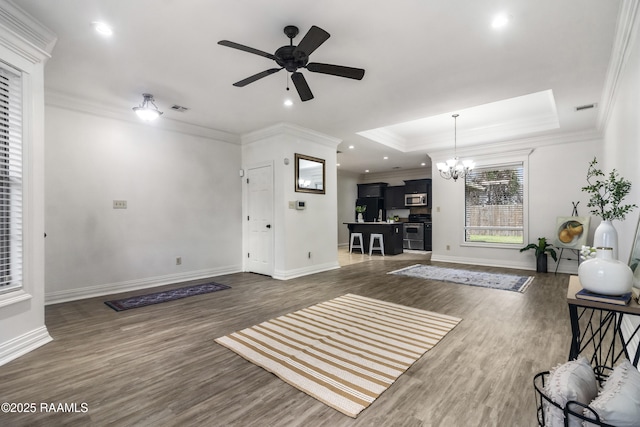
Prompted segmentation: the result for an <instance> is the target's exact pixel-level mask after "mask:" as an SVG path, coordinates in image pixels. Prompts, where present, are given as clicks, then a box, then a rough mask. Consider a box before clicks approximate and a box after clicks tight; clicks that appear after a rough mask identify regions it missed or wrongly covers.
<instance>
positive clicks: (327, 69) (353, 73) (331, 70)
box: [306, 62, 364, 80]
mask: <svg viewBox="0 0 640 427" xmlns="http://www.w3.org/2000/svg"><path fill="white" fill-rule="evenodd" d="M306 69H307V70H309V71H312V72H314V73H322V74H331V75H332V76H338V77H346V78H348V79H355V80H362V78H363V77H364V70H363V69H362V68H352V67H345V66H342V65H332V64H321V63H319V62H310V63H308V64H307V66H306Z"/></svg>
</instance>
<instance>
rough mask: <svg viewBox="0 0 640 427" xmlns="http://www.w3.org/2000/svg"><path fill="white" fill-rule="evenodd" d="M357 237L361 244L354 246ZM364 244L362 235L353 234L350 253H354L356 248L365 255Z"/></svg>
mask: <svg viewBox="0 0 640 427" xmlns="http://www.w3.org/2000/svg"><path fill="white" fill-rule="evenodd" d="M356 237H357V238H358V241H359V242H360V243H358V244H357V245H354V240H355V238H356ZM363 242H364V240H362V233H351V242H350V243H349V253H351V251H353V248H356V249H360V253H361V254H363V255H364V248H363V245H364V244H363Z"/></svg>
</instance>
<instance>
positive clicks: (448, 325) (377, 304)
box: [216, 294, 462, 418]
mask: <svg viewBox="0 0 640 427" xmlns="http://www.w3.org/2000/svg"><path fill="white" fill-rule="evenodd" d="M461 320H462V319H459V318H456V317H451V316H446V315H443V314H438V313H433V312H430V311H425V310H419V309H416V308H411V307H406V306H403V305H398V304H392V303H389V302H385V301H380V300H376V299H372V298H366V297H362V296H359V295H354V294H347V295H343V296H341V297H338V298H335V299H332V300H330V301H326V302H323V303H320V304H317V305H313V306H311V307H307V308H305V309H302V310H299V311H296V312H294V313H290V314H287V315H284V316H281V317H278V318H275V319H272V320H269V321H267V322H264V323H260V324H259V325H255V326H253V327H251V328H247V329H243V330H241V331H238V332H234V333H232V334H229V335H226V336H224V337H221V338H218V339H216V342H217V343H218V344H221V345H223V346H225V347H227V348H229V349H230V350H233V351H234V352H236V353H238V354H239V355H240V356H242V357H244V358H245V359H247V360H248V361H250V362H252V363H255V364H256V365H258V366H260V367H262V368H264V369H266V370H267V371H269V372H272V373H274V374H275V375H277V376H278V377H280V379H282V380H283V381H285V382H287V383H289V384H291V385H293V386H294V387H296V388H298V389H299V390H301V391H303V392H305V393H307V394H308V395H310V396H313V397H314V398H316V399H318V400H320V401H321V402H323V403H325V404H326V405H329V406H331V407H332V408H334V409H337V410H338V411H340V412H342V413H343V414H345V415H348V416H350V417H354V418H355V417H356V416H357V415H358V414H359V413H360V412H361V411H362V410H363V409H365V408H367V407H368V406H369V405H371V403H372V402H373V401H374V400H375V399H376V398H377V397H378V396H380V394H382V392H384V391H385V390H386V389H387V388H388V387H389V386H390V385H391V384H393V382H394V381H395V380H396V379H397V378H398V377H399V376H400V375H402V373H403V372H404V371H406V370H407V369H408V368H409V367H410V366H411V365H412V364H413V363H414V362H415V361H416V360H418V359H419V358H420V356H422V355H423V354H424V353H425V352H426V351H427V350H429V349H431V348H432V347H433V346H435V345H436V344H437V343H438V341H440V340H441V339H442V338H443V337H444V336H445V335H446V334H447V333H448V332H449V331H450V330H451V329H453V328H454V327H455V326H456V325H457V324H458V323H459V322H460V321H461Z"/></svg>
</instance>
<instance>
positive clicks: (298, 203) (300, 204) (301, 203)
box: [296, 200, 307, 210]
mask: <svg viewBox="0 0 640 427" xmlns="http://www.w3.org/2000/svg"><path fill="white" fill-rule="evenodd" d="M306 207H307V202H305V201H304V200H296V209H298V210H302V209H306Z"/></svg>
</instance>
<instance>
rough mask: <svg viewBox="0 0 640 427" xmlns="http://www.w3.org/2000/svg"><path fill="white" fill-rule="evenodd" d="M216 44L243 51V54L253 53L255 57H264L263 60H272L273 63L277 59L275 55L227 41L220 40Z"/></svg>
mask: <svg viewBox="0 0 640 427" xmlns="http://www.w3.org/2000/svg"><path fill="white" fill-rule="evenodd" d="M218 44H219V45H222V46H226V47H231V48H233V49H238V50H243V51H245V52H249V53H253V54H255V55H260V56H264V57H265V58H269V59H273V60H274V61H276V60H277V59H278V58H276V57H275V55H272V54H270V53H267V52H264V51H262V50H258V49H254V48H252V47H249V46H245V45H243V44H239V43H234V42H230V41H229V40H220V41H219V42H218Z"/></svg>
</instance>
